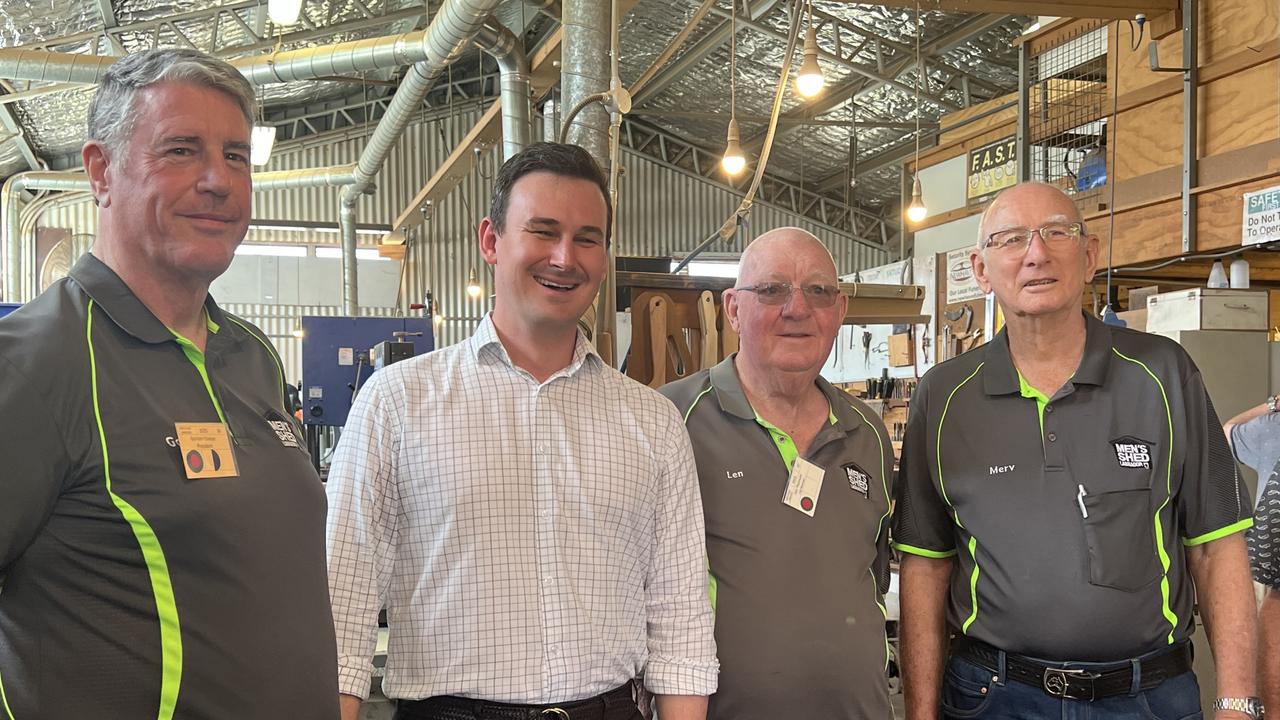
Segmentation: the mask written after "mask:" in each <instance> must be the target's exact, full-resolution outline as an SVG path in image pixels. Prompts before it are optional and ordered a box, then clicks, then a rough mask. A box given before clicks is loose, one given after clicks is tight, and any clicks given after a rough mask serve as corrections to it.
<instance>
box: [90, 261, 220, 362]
mask: <svg viewBox="0 0 1280 720" xmlns="http://www.w3.org/2000/svg"><path fill="white" fill-rule="evenodd" d="M71 278H72V279H73V280H75V281H76V283H77V284H79V285H80V287H82V288H84V291H85V292H86V293H87V294H88V295H89V297H91V298H93V301H94V303H96V304H97V305H98V306H100V307H101V308H102V310H103V311H104V312H106V313H107V316H108V317H110V318H111V320H112V321H113V322H114V323H115V324H116V325H119V326H120V328H121V329H122V330H124V331H125V332H127V333H129V334H130V335H132V336H134V337H135V338H137V339H139V340H141V341H142V342H145V343H151V344H159V343H167V342H173V341H174V338H173V333H172V332H170V330H169V328H167V327H165V324H164V323H162V322H160V319H159V318H157V317H156V316H155V315H154V314H153V313H152V312H151V311H150V310H149V309H147V306H146V305H143V304H142V301H141V300H139V299H138V296H137V295H134V294H133V290H131V289H130V288H129V286H128V285H126V284H125V282H124V280H121V279H120V276H119V275H117V274H116V273H115V271H114V270H112V269H111V268H109V267H107V264H106V263H104V262H102V260H100V259H99V258H98V257H97V256H95V255H93V254H92V253H85V254H84V255H83V256H82V257H81V258H80V259H79V260H78V261H77V262H76V264H75V266H74V267H72V268H71ZM204 308H205V312H206V314H207V321H208V323H209V331H210V333H211V334H212V333H217V332H218V331H219V329H221V327H222V326H223V325H224V324H225V323H226V316H225V315H224V314H223V313H222V310H221V308H219V307H218V305H217V303H215V302H214V301H213V297H212V296H210V295H205V301H204Z"/></svg>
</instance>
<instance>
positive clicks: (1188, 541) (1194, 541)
mask: <svg viewBox="0 0 1280 720" xmlns="http://www.w3.org/2000/svg"><path fill="white" fill-rule="evenodd" d="M1251 527H1253V518H1245V519H1243V520H1240V521H1238V522H1234V523H1231V524H1230V525H1228V526H1226V527H1224V528H1218V529H1217V530H1214V531H1213V532H1207V533H1205V534H1203V535H1197V536H1195V537H1193V538H1183V539H1182V544H1183V545H1185V546H1187V547H1195V546H1196V545H1203V544H1205V543H1207V542H1213V541H1214V540H1220V539H1222V538H1224V537H1226V536H1228V535H1234V534H1236V533H1238V532H1244V531H1245V530H1248V529H1249V528H1251Z"/></svg>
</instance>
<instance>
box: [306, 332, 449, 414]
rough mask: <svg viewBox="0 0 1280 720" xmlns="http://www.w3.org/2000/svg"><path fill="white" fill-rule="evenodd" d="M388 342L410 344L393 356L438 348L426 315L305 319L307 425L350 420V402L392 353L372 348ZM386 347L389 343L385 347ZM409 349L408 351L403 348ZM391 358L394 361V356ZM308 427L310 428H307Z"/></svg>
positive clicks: (399, 357)
mask: <svg viewBox="0 0 1280 720" xmlns="http://www.w3.org/2000/svg"><path fill="white" fill-rule="evenodd" d="M387 341H396V342H393V343H392V344H393V345H396V343H397V342H398V343H412V344H413V347H412V348H411V349H410V348H404V346H403V345H399V348H400V349H401V352H398V353H395V355H396V357H395V358H394V359H402V358H403V357H411V356H413V355H422V354H425V353H428V352H430V351H432V350H434V349H435V338H434V336H433V335H432V333H431V320H430V319H428V318H415V317H398V318H378V317H318V316H311V315H308V316H304V317H303V318H302V385H303V386H302V389H301V395H302V419H303V422H304V423H305V424H307V425H308V426H330V427H341V426H343V425H345V424H346V423H347V413H349V412H350V411H351V401H352V400H353V399H354V398H355V393H356V392H357V391H358V390H359V388H360V387H361V386H363V385H364V384H365V382H367V381H368V380H369V376H370V375H372V374H373V372H374V370H375V368H376V367H380V366H381V365H382V364H383V363H385V362H387V360H385V358H386V356H387V355H389V354H391V353H386V352H373V349H374V348H375V346H379V345H381V344H382V343H385V342H387ZM383 347H384V348H385V347H386V346H383ZM405 350H408V351H409V352H408V354H407V355H406V354H404V351H405ZM394 359H393V360H394ZM309 429H310V428H309Z"/></svg>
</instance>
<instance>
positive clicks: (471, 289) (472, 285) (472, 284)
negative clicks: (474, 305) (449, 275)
mask: <svg viewBox="0 0 1280 720" xmlns="http://www.w3.org/2000/svg"><path fill="white" fill-rule="evenodd" d="M480 293H481V289H480V279H479V278H477V277H476V269H475V268H474V267H473V268H471V274H470V275H468V276H467V295H470V296H471V299H472V300H475V299H476V298H478V297H480Z"/></svg>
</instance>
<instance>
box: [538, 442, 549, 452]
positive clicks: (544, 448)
mask: <svg viewBox="0 0 1280 720" xmlns="http://www.w3.org/2000/svg"><path fill="white" fill-rule="evenodd" d="M538 452H539V453H541V454H543V455H546V454H547V446H546V444H545V443H538Z"/></svg>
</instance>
